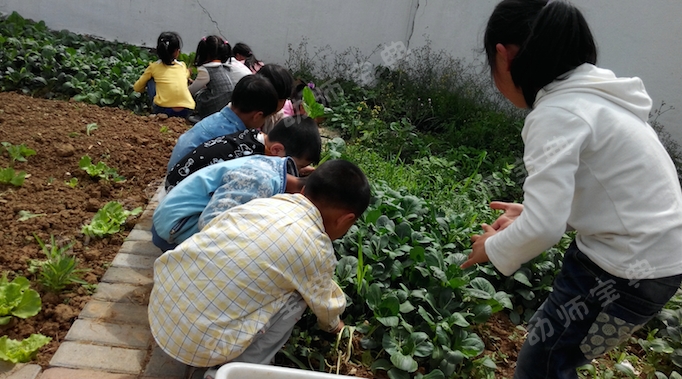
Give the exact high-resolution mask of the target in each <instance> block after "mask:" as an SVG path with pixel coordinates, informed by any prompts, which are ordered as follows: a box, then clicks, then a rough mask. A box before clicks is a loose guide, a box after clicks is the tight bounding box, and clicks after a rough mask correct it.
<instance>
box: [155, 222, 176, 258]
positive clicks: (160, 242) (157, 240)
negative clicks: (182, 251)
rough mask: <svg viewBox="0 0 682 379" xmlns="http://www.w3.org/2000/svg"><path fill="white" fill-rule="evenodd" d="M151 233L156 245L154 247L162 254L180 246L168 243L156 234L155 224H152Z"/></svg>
mask: <svg viewBox="0 0 682 379" xmlns="http://www.w3.org/2000/svg"><path fill="white" fill-rule="evenodd" d="M151 232H152V243H153V244H154V246H156V247H158V248H159V249H161V251H162V252H164V253H165V252H166V251H168V250H173V249H175V248H176V247H178V244H176V243H170V242H168V241H166V240H165V239H163V238H161V236H159V233H157V232H156V228H155V227H154V224H152V230H151Z"/></svg>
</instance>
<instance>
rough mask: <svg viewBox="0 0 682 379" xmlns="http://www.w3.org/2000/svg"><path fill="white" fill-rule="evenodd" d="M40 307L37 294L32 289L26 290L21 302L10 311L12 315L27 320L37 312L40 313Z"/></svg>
mask: <svg viewBox="0 0 682 379" xmlns="http://www.w3.org/2000/svg"><path fill="white" fill-rule="evenodd" d="M41 307H42V303H41V301H40V295H39V294H38V292H36V291H34V290H32V289H26V290H25V291H24V294H23V296H22V298H21V301H20V302H19V304H17V306H16V307H15V308H14V309H13V310H12V314H13V315H14V316H17V317H19V318H29V317H33V316H35V315H37V314H38V312H40V308H41Z"/></svg>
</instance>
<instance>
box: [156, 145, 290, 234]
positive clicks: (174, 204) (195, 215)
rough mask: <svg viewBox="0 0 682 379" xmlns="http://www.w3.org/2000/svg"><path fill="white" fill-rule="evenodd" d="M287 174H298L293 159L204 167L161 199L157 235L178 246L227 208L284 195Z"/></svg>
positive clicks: (253, 158) (266, 158)
mask: <svg viewBox="0 0 682 379" xmlns="http://www.w3.org/2000/svg"><path fill="white" fill-rule="evenodd" d="M287 173H290V174H292V175H297V174H298V172H297V170H296V164H295V163H294V161H293V159H291V158H288V157H286V158H281V157H269V156H264V155H252V156H248V157H243V158H237V159H232V160H229V161H225V162H220V163H216V164H212V165H210V166H207V167H204V168H202V169H201V170H198V171H196V172H195V173H193V174H191V175H190V176H188V177H187V178H186V179H185V180H183V181H182V182H180V183H178V185H177V186H175V187H174V188H173V189H172V190H171V191H170V192H169V193H168V194H167V195H166V196H165V197H164V198H163V199H162V200H161V202H160V203H159V205H158V207H157V208H156V210H155V211H154V218H153V221H154V228H155V229H156V233H157V234H158V236H159V237H161V238H162V239H164V240H166V241H167V242H169V243H171V244H179V243H180V242H182V241H184V240H186V239H187V238H189V237H190V236H192V235H193V234H194V233H197V232H199V230H201V229H202V228H203V227H204V226H205V225H206V224H207V223H208V222H210V221H211V220H212V219H213V218H214V217H215V216H217V215H219V214H220V213H222V212H224V211H225V210H227V209H229V208H232V207H234V206H237V205H241V204H244V203H247V202H248V201H249V200H252V199H256V198H263V197H271V196H274V195H276V194H278V193H284V189H285V188H286V177H287Z"/></svg>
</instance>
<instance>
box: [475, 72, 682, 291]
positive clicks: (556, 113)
mask: <svg viewBox="0 0 682 379" xmlns="http://www.w3.org/2000/svg"><path fill="white" fill-rule="evenodd" d="M651 103H652V102H651V99H650V98H649V96H648V95H647V93H646V90H645V89H644V85H643V84H642V81H641V80H640V79H639V78H617V77H616V76H615V75H614V73H613V72H611V71H609V70H604V69H600V68H597V67H595V66H593V65H590V64H583V65H581V66H579V67H578V68H576V69H575V70H573V72H571V73H569V74H568V75H567V77H566V78H565V79H563V80H556V81H554V82H552V83H550V84H549V85H547V86H545V87H544V88H543V89H542V90H540V91H539V92H538V94H537V99H536V101H535V104H534V109H533V110H532V112H531V113H530V114H529V115H528V117H527V118H526V121H525V125H524V127H523V131H522V137H523V141H524V144H525V151H524V163H525V165H526V169H527V171H528V177H527V178H526V181H525V183H524V186H523V189H524V192H525V195H524V202H523V205H524V210H523V212H522V214H521V216H519V217H518V218H517V219H516V220H515V221H514V222H513V223H512V224H511V225H510V226H509V227H508V228H507V229H505V230H503V231H501V232H499V233H497V234H496V235H494V236H491V237H490V238H488V239H487V240H486V241H485V249H486V252H487V254H488V257H489V259H490V261H491V262H492V263H493V265H495V267H496V268H497V269H498V270H500V271H501V272H502V273H503V274H505V275H511V274H513V273H514V271H516V270H517V269H518V268H519V267H520V266H521V264H522V263H525V262H527V261H529V260H530V259H532V258H534V257H535V256H537V255H539V254H540V253H541V252H543V251H544V250H546V249H548V248H549V247H551V246H553V245H554V244H555V243H557V242H558V241H559V239H560V238H561V236H562V235H563V233H564V232H565V231H566V227H567V225H568V226H569V227H570V228H573V229H575V230H576V232H577V236H576V242H577V244H578V248H579V249H580V250H581V251H582V252H583V253H585V255H587V256H588V257H589V258H590V259H591V260H592V261H593V262H594V263H596V264H597V265H599V266H600V267H601V268H602V269H604V270H605V271H606V272H608V273H610V274H612V275H615V276H618V277H621V278H627V279H645V278H647V279H651V278H661V277H666V276H671V275H677V274H680V273H682V192H681V191H680V185H679V181H678V178H677V172H676V170H675V166H674V164H673V162H672V160H671V159H670V157H669V155H668V154H667V152H666V151H665V149H664V147H663V145H661V143H660V141H659V140H658V137H657V135H656V133H655V131H654V130H653V129H652V128H651V126H650V125H649V124H648V123H647V119H648V117H649V111H650V110H651Z"/></svg>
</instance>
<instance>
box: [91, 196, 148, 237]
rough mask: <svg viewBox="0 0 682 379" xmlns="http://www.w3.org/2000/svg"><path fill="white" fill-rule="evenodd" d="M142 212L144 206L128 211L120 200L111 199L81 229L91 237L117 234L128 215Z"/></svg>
mask: <svg viewBox="0 0 682 379" xmlns="http://www.w3.org/2000/svg"><path fill="white" fill-rule="evenodd" d="M140 212H142V207H137V208H135V209H133V210H132V211H127V210H125V209H123V205H121V204H120V203H119V202H117V201H110V202H108V203H106V204H105V205H104V206H103V207H102V208H101V209H100V210H98V211H97V213H96V214H95V216H94V217H93V218H92V221H91V222H90V224H87V225H84V226H83V228H82V230H81V231H82V233H83V234H85V235H86V236H90V237H104V236H106V235H110V234H115V233H118V232H119V231H120V230H121V225H123V224H125V222H126V219H128V216H135V215H138V214H140Z"/></svg>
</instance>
